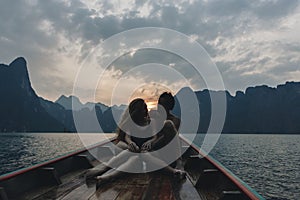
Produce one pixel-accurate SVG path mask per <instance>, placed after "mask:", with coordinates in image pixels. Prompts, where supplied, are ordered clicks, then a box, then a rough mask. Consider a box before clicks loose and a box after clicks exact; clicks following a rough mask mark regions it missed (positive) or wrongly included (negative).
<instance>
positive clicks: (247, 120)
mask: <svg viewBox="0 0 300 200" xmlns="http://www.w3.org/2000/svg"><path fill="white" fill-rule="evenodd" d="M0 82H1V84H0V92H1V94H2V95H1V98H0V132H77V130H76V127H75V125H74V120H73V115H72V106H71V105H72V101H73V102H74V103H75V104H74V105H75V106H74V108H73V109H74V112H80V113H81V114H83V115H84V114H85V113H86V114H88V113H89V112H95V113H96V116H97V120H98V121H99V123H100V125H101V127H102V129H103V131H104V132H114V131H115V130H116V122H115V121H114V120H113V115H112V113H113V112H114V113H116V114H117V115H118V116H120V115H121V114H122V113H123V111H124V109H125V108H126V106H112V107H109V106H106V105H104V104H102V103H92V102H90V103H86V104H82V103H81V102H80V100H79V99H78V98H77V97H75V96H69V97H66V96H64V95H62V96H61V97H60V98H59V99H58V100H57V101H55V102H52V101H49V100H46V99H43V98H42V97H39V96H37V94H36V93H35V91H34V90H33V88H32V87H31V83H30V79H29V75H28V71H27V64H26V60H25V59H24V58H22V57H20V58H17V59H15V60H14V61H13V62H12V63H11V64H9V65H4V64H0ZM185 90H191V89H190V88H182V89H181V90H180V91H179V92H178V93H177V94H176V96H178V95H180V94H183V93H184V92H185ZM193 92H194V93H195V95H196V96H197V99H198V102H199V108H200V111H201V112H200V119H201V120H200V122H199V128H198V132H201V133H205V132H207V128H208V124H209V122H210V117H211V102H210V94H211V95H219V94H220V93H225V95H226V99H227V112H226V120H225V124H224V128H223V131H222V132H223V133H285V134H299V133H300V82H286V83H285V84H283V85H278V86H277V87H276V88H271V87H268V86H265V85H263V86H256V87H249V88H247V89H246V91H245V93H244V92H240V91H238V92H236V95H235V96H231V95H230V93H229V92H227V91H208V90H203V91H193ZM174 114H176V115H178V116H180V107H179V106H178V104H177V105H176V107H175V109H174ZM85 129H86V130H85V131H84V132H95V131H96V130H93V129H92V128H91V127H89V126H86V128H85Z"/></svg>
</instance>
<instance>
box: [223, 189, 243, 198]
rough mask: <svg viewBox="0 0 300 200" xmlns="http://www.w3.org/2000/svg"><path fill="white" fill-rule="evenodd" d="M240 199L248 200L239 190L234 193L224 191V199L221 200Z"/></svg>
mask: <svg viewBox="0 0 300 200" xmlns="http://www.w3.org/2000/svg"><path fill="white" fill-rule="evenodd" d="M240 199H247V197H246V196H245V195H244V194H242V192H241V191H239V190H233V191H222V197H221V199H220V200H240Z"/></svg>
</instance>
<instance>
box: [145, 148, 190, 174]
mask: <svg viewBox="0 0 300 200" xmlns="http://www.w3.org/2000/svg"><path fill="white" fill-rule="evenodd" d="M141 158H142V160H143V161H145V162H146V164H147V166H148V167H150V169H151V168H152V169H162V170H164V171H165V172H166V173H168V174H170V175H175V176H177V175H179V176H180V177H181V176H182V178H183V176H185V172H184V171H181V170H178V169H175V168H173V167H171V166H169V165H168V164H166V163H165V162H164V161H163V160H161V159H159V158H157V157H155V156H153V153H150V152H149V153H142V154H141Z"/></svg>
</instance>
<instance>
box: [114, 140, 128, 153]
mask: <svg viewBox="0 0 300 200" xmlns="http://www.w3.org/2000/svg"><path fill="white" fill-rule="evenodd" d="M126 149H128V145H127V144H126V143H125V142H123V141H119V142H118V143H117V144H116V148H115V153H116V154H119V153H120V152H122V151H123V150H126Z"/></svg>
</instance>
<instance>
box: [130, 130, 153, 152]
mask: <svg viewBox="0 0 300 200" xmlns="http://www.w3.org/2000/svg"><path fill="white" fill-rule="evenodd" d="M139 131H140V132H139V134H141V136H144V137H136V135H135V136H130V138H131V140H132V141H133V142H134V143H135V144H136V145H137V146H138V147H139V148H141V147H142V145H143V144H144V143H145V142H147V141H148V140H150V139H152V138H153V136H149V135H152V134H153V133H152V131H153V127H151V126H147V127H145V128H144V127H141V128H140V130H139ZM147 135H148V136H149V137H145V136H147Z"/></svg>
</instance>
